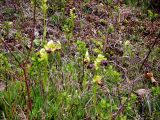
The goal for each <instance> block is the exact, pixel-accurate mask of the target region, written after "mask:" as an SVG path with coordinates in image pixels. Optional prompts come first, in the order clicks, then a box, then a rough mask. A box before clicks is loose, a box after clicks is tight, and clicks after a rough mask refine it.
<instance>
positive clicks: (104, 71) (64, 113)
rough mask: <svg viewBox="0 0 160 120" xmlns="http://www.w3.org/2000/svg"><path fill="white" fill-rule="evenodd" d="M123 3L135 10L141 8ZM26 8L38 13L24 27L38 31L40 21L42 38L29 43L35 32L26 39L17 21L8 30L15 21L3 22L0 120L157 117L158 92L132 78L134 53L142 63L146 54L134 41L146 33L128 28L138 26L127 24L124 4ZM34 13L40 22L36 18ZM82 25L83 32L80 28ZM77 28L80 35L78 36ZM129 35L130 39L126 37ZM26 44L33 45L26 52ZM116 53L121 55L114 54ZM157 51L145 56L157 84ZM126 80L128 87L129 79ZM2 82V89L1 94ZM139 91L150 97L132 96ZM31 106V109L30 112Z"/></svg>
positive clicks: (52, 1) (56, 1) (46, 1)
mask: <svg viewBox="0 0 160 120" xmlns="http://www.w3.org/2000/svg"><path fill="white" fill-rule="evenodd" d="M126 1H127V2H128V4H134V5H135V6H137V5H138V4H139V3H141V2H142V1H137V0H130V1H129V0H126ZM16 2H17V1H16ZM31 2H32V4H31V5H32V6H31V9H32V8H34V7H36V16H35V17H36V25H35V26H34V25H32V22H31V21H29V23H28V22H27V23H28V24H27V25H28V26H29V28H30V22H31V26H32V27H33V26H34V27H35V30H37V31H41V26H40V30H39V28H38V27H37V25H39V23H38V22H40V23H42V22H43V23H42V26H43V36H36V38H35V39H34V40H33V39H31V38H32V35H33V33H32V32H33V31H31V36H30V31H29V30H28V29H27V30H26V29H24V31H23V22H22V27H21V23H18V24H16V25H14V22H13V23H12V22H10V21H5V22H4V23H3V24H2V27H1V26H0V27H1V28H2V29H3V30H2V31H3V33H4V36H2V35H1V36H2V37H3V38H2V40H1V41H0V47H2V48H0V52H1V53H0V101H1V102H0V119H1V118H2V119H9V120H19V119H31V120H41V119H46V120H53V119H58V120H81V119H93V120H94V119H99V120H111V119H114V117H115V119H117V120H127V119H138V117H139V118H140V117H141V116H143V117H145V119H148V118H153V119H157V120H158V119H159V118H160V113H159V111H160V107H159V106H160V97H159V96H160V94H159V93H160V88H159V86H157V87H152V88H151V89H150V87H151V86H152V84H151V83H149V82H145V83H144V82H142V80H143V78H140V80H139V79H138V80H136V79H137V78H139V76H141V74H143V73H141V72H138V71H137V69H136V68H138V67H139V63H137V64H132V61H134V60H135V57H136V56H135V55H134V53H137V54H140V55H139V56H138V57H139V59H140V60H143V59H142V58H143V56H144V51H147V49H146V46H145V45H144V43H145V41H144V40H143V39H142V36H141V35H140V34H143V30H145V28H142V30H141V31H137V32H136V30H134V29H131V30H130V22H135V21H136V20H135V21H134V17H133V21H132V20H131V21H130V19H132V17H131V18H130V13H128V11H127V12H126V11H125V9H124V8H125V7H126V6H125V5H124V6H123V7H124V8H122V9H121V7H122V6H121V3H118V4H116V3H115V2H114V1H113V0H101V1H91V0H84V1H83V2H82V4H80V6H78V4H79V3H78V4H77V2H75V1H74V0H70V1H69V0H32V1H31ZM80 2H81V1H80ZM95 3H96V4H97V5H96V4H95ZM16 4H18V2H17V3H16ZM99 4H101V5H100V7H101V6H104V7H106V9H104V10H105V11H102V12H104V14H103V15H104V16H103V15H102V16H99V14H97V12H99V11H98V10H97V8H96V7H97V6H99ZM20 6H21V4H20ZM84 6H85V7H84ZM74 7H76V8H74ZM100 9H101V8H100ZM11 10H12V9H11ZM11 10H10V9H8V10H7V9H4V15H8V16H9V15H11V13H12V11H11ZM68 10H69V15H68V13H67V12H68ZM121 10H122V11H121ZM123 10H124V11H123ZM112 11H113V12H115V14H116V15H118V16H116V17H117V18H116V20H117V19H118V22H117V21H116V22H117V23H116V24H114V21H111V23H109V22H110V20H114V19H115V18H114V17H115V16H114V15H113V14H112V15H111V16H110V14H108V12H110V13H112ZM37 12H40V13H42V15H43V16H42V17H41V16H38V15H39V14H38V13H37ZM24 14H25V12H24ZM123 14H124V18H125V17H126V18H125V19H127V20H128V23H127V26H125V25H126V24H123V21H121V19H120V18H121V17H122V16H123ZM88 15H89V17H90V16H92V15H93V20H88ZM37 16H38V17H37ZM78 16H80V17H79V18H78ZM95 16H96V17H95ZM19 17H20V16H19ZM31 17H34V16H31ZM81 17H82V18H81ZM94 17H95V19H94ZM110 17H111V18H110ZM148 17H149V19H145V20H149V21H150V20H151V21H152V20H154V19H157V14H156V13H154V12H153V11H151V10H148ZM106 18H107V19H106ZM29 19H30V18H29ZM20 20H21V19H20ZM20 20H19V21H20ZM27 20H28V19H27ZM42 20H43V21H42ZM77 21H78V22H77ZM79 21H80V22H79ZM92 21H93V22H92ZM24 22H26V21H24ZM82 22H83V23H84V26H83V27H84V29H83V28H82V27H81V26H82V25H81V23H82ZM136 22H138V21H136ZM136 22H135V23H134V24H135V25H137V24H136ZM138 23H139V22H138ZM51 24H52V25H53V26H52V25H51ZM48 25H51V26H49V27H50V28H51V29H52V27H53V29H54V28H56V30H57V29H58V31H53V36H50V31H47V27H48ZM121 25H122V28H121ZM138 25H139V24H138ZM140 25H142V24H141V22H140ZM15 26H16V27H15ZM17 26H18V27H17ZM24 26H25V25H24ZM28 26H27V28H28ZM77 26H78V28H80V29H82V30H79V29H78V30H77V28H76V27H77ZM89 27H91V28H89ZM140 27H141V26H140ZM142 27H143V26H142ZM13 28H14V29H16V32H15V36H14V38H13V40H12V39H8V38H9V33H10V32H11V30H12V29H13ZM50 28H49V29H50ZM75 28H76V29H75ZM131 28H132V26H131ZM17 29H18V30H17ZM32 29H33V28H32ZM127 30H129V34H126V31H127ZM37 31H36V32H37ZM74 31H75V34H74ZM77 31H78V32H77ZM28 32H29V34H28ZM51 32H52V31H51ZM90 32H91V34H90ZM127 32H128V31H127ZM47 33H49V35H47ZM55 33H56V35H55ZM84 33H85V34H84ZM81 34H83V35H81ZM121 34H122V35H121ZM82 36H83V37H82ZM42 37H43V38H42ZM119 37H120V38H119ZM65 38H67V40H68V41H67V40H66V39H65ZM64 39H65V40H64ZM117 39H118V40H117ZM128 39H129V40H128ZM116 40H117V41H116ZM125 40H126V41H125ZM32 42H33V46H32V47H31V48H28V46H30V45H31V44H32ZM140 42H143V44H141V45H140V46H138V47H137V48H136V44H139V43H140ZM12 44H13V45H12ZM17 44H20V45H21V48H17V47H16V45H17ZM6 45H8V48H7V46H6ZM9 48H10V49H11V50H10V49H9ZM12 48H13V49H12ZM14 48H15V49H14ZM121 48H122V50H123V51H122V54H119V51H120V50H121ZM8 49H9V50H8ZM137 49H138V50H137ZM139 49H142V51H140V50H139ZM135 50H137V51H135ZM159 53H160V49H159V48H158V47H157V48H156V49H154V50H153V52H152V53H151V56H150V57H149V58H148V63H150V62H151V66H152V65H153V72H154V77H155V79H156V80H157V81H158V77H159V74H158V71H157V70H158V66H157V64H154V62H157V61H158V60H159V56H160V54H159ZM157 63H158V62H157ZM127 65H128V66H127ZM127 78H128V79H130V81H127V80H126V79H127ZM134 80H136V81H134ZM133 81H134V82H133ZM137 82H139V83H137ZM3 83H4V88H5V89H2V88H1V86H2V87H3ZM148 84H149V85H148ZM133 86H134V87H133ZM141 87H144V88H147V89H150V90H151V95H150V96H148V97H146V96H145V97H142V98H140V97H139V96H138V95H137V94H135V93H134V91H135V90H137V89H138V88H141ZM132 88H133V89H132ZM28 92H29V94H30V98H29V95H28ZM146 98H148V99H146ZM29 100H30V101H29ZM141 102H143V107H144V114H143V115H142V114H141V111H140V108H141V105H142V104H141ZM29 103H31V105H32V106H31V109H30V108H29ZM148 113H150V114H148ZM22 117H24V118H22ZM140 119H141V118H140Z"/></svg>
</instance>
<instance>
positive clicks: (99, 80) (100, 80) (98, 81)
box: [93, 75, 103, 85]
mask: <svg viewBox="0 0 160 120" xmlns="http://www.w3.org/2000/svg"><path fill="white" fill-rule="evenodd" d="M93 82H94V83H97V84H98V85H102V84H103V83H102V76H99V75H96V76H94V78H93Z"/></svg>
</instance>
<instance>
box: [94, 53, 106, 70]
mask: <svg viewBox="0 0 160 120" xmlns="http://www.w3.org/2000/svg"><path fill="white" fill-rule="evenodd" d="M102 60H106V58H105V57H104V56H103V55H102V54H99V55H98V57H97V58H96V60H95V61H94V66H95V68H96V70H97V69H98V68H99V66H100V63H101V61H102Z"/></svg>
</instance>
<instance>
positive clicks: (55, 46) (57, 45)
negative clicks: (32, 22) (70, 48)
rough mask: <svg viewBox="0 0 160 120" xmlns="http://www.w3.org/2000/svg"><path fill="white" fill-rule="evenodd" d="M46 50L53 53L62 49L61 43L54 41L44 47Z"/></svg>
mask: <svg viewBox="0 0 160 120" xmlns="http://www.w3.org/2000/svg"><path fill="white" fill-rule="evenodd" d="M44 48H45V49H46V50H47V51H52V52H54V51H55V50H56V49H57V50H58V49H61V43H60V42H59V41H58V42H57V43H55V42H53V40H51V41H49V42H48V43H47V45H46V46H44Z"/></svg>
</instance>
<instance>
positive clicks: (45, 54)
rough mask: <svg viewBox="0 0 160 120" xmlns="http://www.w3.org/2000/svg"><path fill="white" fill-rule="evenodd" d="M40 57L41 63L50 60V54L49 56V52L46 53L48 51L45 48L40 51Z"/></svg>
mask: <svg viewBox="0 0 160 120" xmlns="http://www.w3.org/2000/svg"><path fill="white" fill-rule="evenodd" d="M39 55H40V59H39V61H42V60H47V59H48V54H47V52H46V50H45V49H44V48H42V49H41V50H40V51H39Z"/></svg>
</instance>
